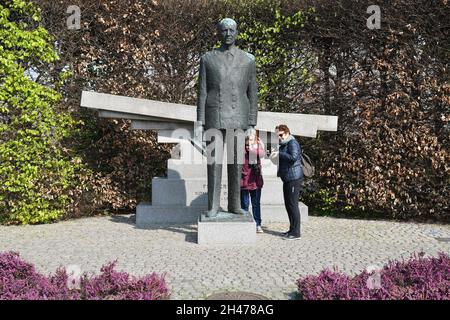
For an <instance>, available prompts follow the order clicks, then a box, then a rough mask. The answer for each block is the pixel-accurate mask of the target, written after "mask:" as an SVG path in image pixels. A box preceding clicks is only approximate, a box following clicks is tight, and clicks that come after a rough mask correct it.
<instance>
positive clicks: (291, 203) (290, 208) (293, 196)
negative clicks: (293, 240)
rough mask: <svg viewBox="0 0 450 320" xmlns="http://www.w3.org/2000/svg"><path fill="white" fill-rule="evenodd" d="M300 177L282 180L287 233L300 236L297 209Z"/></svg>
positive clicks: (298, 212) (298, 211)
mask: <svg viewBox="0 0 450 320" xmlns="http://www.w3.org/2000/svg"><path fill="white" fill-rule="evenodd" d="M301 183H302V179H297V180H293V181H288V182H283V196H284V205H285V207H286V211H287V213H288V217H289V224H290V226H289V232H288V233H289V234H290V235H292V236H295V237H300V210H299V209H298V198H299V196H300V186H301Z"/></svg>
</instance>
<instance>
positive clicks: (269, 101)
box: [226, 0, 312, 112]
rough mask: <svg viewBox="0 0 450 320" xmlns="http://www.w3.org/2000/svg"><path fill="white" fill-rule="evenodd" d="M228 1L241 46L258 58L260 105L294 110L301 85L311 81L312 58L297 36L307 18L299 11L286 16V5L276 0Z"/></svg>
mask: <svg viewBox="0 0 450 320" xmlns="http://www.w3.org/2000/svg"><path fill="white" fill-rule="evenodd" d="M226 2H228V4H229V5H231V7H232V8H233V9H232V10H234V11H235V12H238V13H237V14H236V15H235V19H236V20H237V21H239V36H238V41H239V44H240V47H242V48H243V49H246V50H248V51H249V52H252V53H253V54H254V55H255V58H256V63H257V67H258V69H257V70H258V85H259V101H260V105H261V106H262V108H263V109H267V110H270V111H286V112H289V111H292V108H293V106H292V105H291V100H292V99H293V98H294V97H295V96H296V95H297V94H298V88H299V86H300V87H301V86H302V85H303V84H307V83H309V82H311V80H312V78H311V75H310V72H309V70H308V65H309V64H310V63H311V62H312V56H310V55H309V54H308V53H307V52H306V51H305V50H304V49H302V48H304V46H302V43H301V39H300V38H299V37H298V36H296V35H297V34H298V33H299V31H300V30H301V29H302V28H303V27H304V26H305V23H307V20H308V16H307V15H305V14H304V13H303V12H302V11H300V10H299V11H296V12H288V13H283V12H282V10H283V3H282V2H280V1H276V0H258V1H256V2H255V1H244V2H242V1H234V0H229V1H226ZM255 15H256V16H255Z"/></svg>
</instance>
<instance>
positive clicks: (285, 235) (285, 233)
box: [281, 231, 289, 237]
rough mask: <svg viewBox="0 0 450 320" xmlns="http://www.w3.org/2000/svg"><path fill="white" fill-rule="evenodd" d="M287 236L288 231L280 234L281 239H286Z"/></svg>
mask: <svg viewBox="0 0 450 320" xmlns="http://www.w3.org/2000/svg"><path fill="white" fill-rule="evenodd" d="M288 235H289V231H286V232H283V233H282V234H281V236H282V237H287V236H288Z"/></svg>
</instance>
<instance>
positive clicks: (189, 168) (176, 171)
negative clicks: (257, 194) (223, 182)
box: [167, 159, 277, 179]
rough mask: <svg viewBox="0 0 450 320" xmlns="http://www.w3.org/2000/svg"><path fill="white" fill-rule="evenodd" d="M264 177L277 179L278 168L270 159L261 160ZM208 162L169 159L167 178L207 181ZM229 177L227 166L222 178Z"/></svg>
mask: <svg viewBox="0 0 450 320" xmlns="http://www.w3.org/2000/svg"><path fill="white" fill-rule="evenodd" d="M261 167H262V173H263V177H264V178H265V177H274V178H276V177H277V166H276V165H274V164H273V163H272V162H271V161H270V160H269V159H262V160H261ZM206 174H207V171H206V160H205V161H204V162H203V163H197V164H195V163H189V162H188V161H186V160H184V159H169V160H168V161H167V178H170V179H175V178H178V179H189V178H199V177H205V179H206ZM226 176H227V166H226V165H224V166H223V167H222V177H226Z"/></svg>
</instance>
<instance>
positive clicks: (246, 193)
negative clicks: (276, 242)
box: [241, 189, 261, 226]
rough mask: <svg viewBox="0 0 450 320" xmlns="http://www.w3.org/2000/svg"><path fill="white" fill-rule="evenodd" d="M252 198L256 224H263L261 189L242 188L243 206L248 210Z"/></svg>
mask: <svg viewBox="0 0 450 320" xmlns="http://www.w3.org/2000/svg"><path fill="white" fill-rule="evenodd" d="M250 199H251V202H252V213H253V218H254V219H255V222H256V225H257V226H261V189H256V190H244V189H241V208H242V209H244V210H245V211H248V208H249V206H250Z"/></svg>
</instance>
